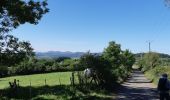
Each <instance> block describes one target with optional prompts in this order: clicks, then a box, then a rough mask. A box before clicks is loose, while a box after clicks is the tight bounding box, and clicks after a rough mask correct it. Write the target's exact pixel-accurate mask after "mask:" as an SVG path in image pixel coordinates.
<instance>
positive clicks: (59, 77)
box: [59, 77, 61, 85]
mask: <svg viewBox="0 0 170 100" xmlns="http://www.w3.org/2000/svg"><path fill="white" fill-rule="evenodd" d="M59 83H60V85H61V81H60V77H59Z"/></svg>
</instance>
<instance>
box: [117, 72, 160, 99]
mask: <svg viewBox="0 0 170 100" xmlns="http://www.w3.org/2000/svg"><path fill="white" fill-rule="evenodd" d="M117 98H118V99H117V100H159V99H158V93H157V92H156V86H154V85H153V84H152V83H151V82H150V81H149V80H148V79H147V78H146V77H145V76H144V74H143V73H142V72H140V71H134V72H133V73H132V77H131V78H129V79H128V81H127V82H125V83H123V84H122V86H121V87H120V89H119V93H118V97H117Z"/></svg>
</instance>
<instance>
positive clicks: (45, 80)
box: [45, 78, 47, 86]
mask: <svg viewBox="0 0 170 100" xmlns="http://www.w3.org/2000/svg"><path fill="white" fill-rule="evenodd" d="M46 85H47V82H46V78H45V86H46Z"/></svg>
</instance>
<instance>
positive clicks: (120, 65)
mask: <svg viewBox="0 0 170 100" xmlns="http://www.w3.org/2000/svg"><path fill="white" fill-rule="evenodd" d="M103 57H104V58H105V59H107V60H108V61H109V62H110V64H111V66H112V67H111V69H110V70H111V71H112V75H113V76H114V78H115V80H124V79H125V78H127V77H128V75H129V74H130V72H131V70H132V65H133V64H134V62H135V58H134V55H133V54H132V53H131V52H130V51H129V50H125V51H122V50H121V46H120V44H116V43H115V42H114V41H111V42H109V46H108V47H107V48H106V49H105V50H104V52H103Z"/></svg>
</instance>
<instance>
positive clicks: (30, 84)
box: [29, 81, 31, 99]
mask: <svg viewBox="0 0 170 100" xmlns="http://www.w3.org/2000/svg"><path fill="white" fill-rule="evenodd" d="M29 92H30V99H31V81H30V89H29Z"/></svg>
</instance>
